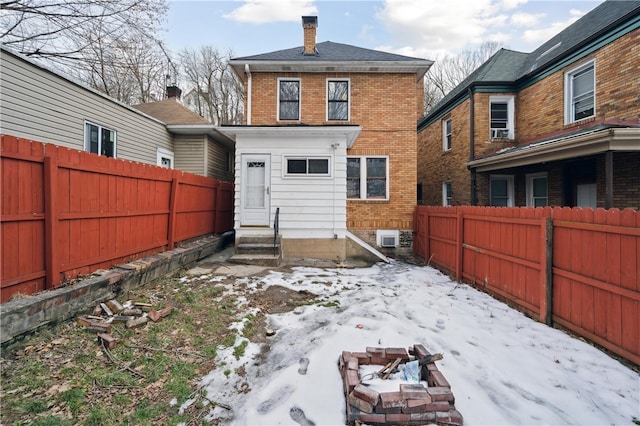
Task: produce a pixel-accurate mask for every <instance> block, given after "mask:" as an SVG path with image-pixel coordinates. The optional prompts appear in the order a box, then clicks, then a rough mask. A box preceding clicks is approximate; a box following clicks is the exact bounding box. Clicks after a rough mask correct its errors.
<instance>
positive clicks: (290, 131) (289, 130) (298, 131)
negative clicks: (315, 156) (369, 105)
mask: <svg viewBox="0 0 640 426" xmlns="http://www.w3.org/2000/svg"><path fill="white" fill-rule="evenodd" d="M218 130H219V131H220V132H221V133H223V134H224V135H225V136H226V137H228V138H230V139H232V140H234V141H235V140H236V138H237V137H238V136H243V135H244V136H262V137H273V136H277V137H283V138H293V137H310V136H311V137H314V136H315V137H322V136H333V135H340V136H344V137H345V138H346V142H347V148H351V147H352V146H353V144H354V143H355V141H356V139H357V138H358V135H359V134H360V132H361V131H362V127H361V126H357V125H354V126H222V127H219V128H218Z"/></svg>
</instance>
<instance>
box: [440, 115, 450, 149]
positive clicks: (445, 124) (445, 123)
mask: <svg viewBox="0 0 640 426" xmlns="http://www.w3.org/2000/svg"><path fill="white" fill-rule="evenodd" d="M442 150H443V151H451V119H450V118H447V119H444V120H442Z"/></svg>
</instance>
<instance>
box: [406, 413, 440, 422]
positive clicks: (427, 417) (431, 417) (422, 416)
mask: <svg viewBox="0 0 640 426" xmlns="http://www.w3.org/2000/svg"><path fill="white" fill-rule="evenodd" d="M410 416H411V421H412V422H415V423H419V424H428V423H433V422H435V421H436V413H412V414H411V415H410Z"/></svg>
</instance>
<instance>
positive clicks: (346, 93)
mask: <svg viewBox="0 0 640 426" xmlns="http://www.w3.org/2000/svg"><path fill="white" fill-rule="evenodd" d="M350 90H351V85H350V84H349V79H327V121H349V115H350V114H349V111H350V109H351V108H350V103H351V102H350V99H351V96H350V95H351V91H350Z"/></svg>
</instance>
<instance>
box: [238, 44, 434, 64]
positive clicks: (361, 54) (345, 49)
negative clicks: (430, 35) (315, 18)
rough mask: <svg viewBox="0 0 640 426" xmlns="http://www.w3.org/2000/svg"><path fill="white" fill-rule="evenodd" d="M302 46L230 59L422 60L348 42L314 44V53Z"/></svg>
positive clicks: (312, 60)
mask: <svg viewBox="0 0 640 426" xmlns="http://www.w3.org/2000/svg"><path fill="white" fill-rule="evenodd" d="M303 51H304V47H303V46H299V47H294V48H291V49H284V50H276V51H275V52H269V53H262V54H259V55H253V56H244V57H241V58H233V59H232V61H238V62H248V61H251V62H253V61H278V62H296V61H304V62H353V61H367V62H386V61H390V62H404V61H410V62H413V61H424V59H421V58H412V57H410V56H403V55H396V54H393V53H387V52H381V51H378V50H372V49H365V48H362V47H356V46H351V45H348V44H342V43H334V42H331V41H325V42H322V43H318V44H316V52H317V53H316V54H315V55H305V54H303Z"/></svg>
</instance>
